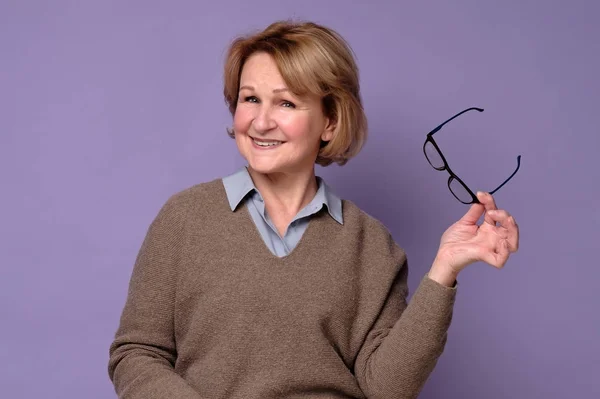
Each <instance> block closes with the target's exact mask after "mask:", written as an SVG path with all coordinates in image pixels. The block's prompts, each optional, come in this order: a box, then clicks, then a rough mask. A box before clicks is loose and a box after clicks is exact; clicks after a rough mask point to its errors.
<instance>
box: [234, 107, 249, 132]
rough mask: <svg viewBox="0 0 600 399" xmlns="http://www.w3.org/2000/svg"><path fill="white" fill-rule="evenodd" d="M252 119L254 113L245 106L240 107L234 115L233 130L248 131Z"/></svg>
mask: <svg viewBox="0 0 600 399" xmlns="http://www.w3.org/2000/svg"><path fill="white" fill-rule="evenodd" d="M251 121H252V114H251V112H249V110H248V109H245V108H244V107H238V108H237V109H236V111H235V114H234V115H233V130H235V131H236V132H237V133H246V132H247V131H248V128H249V127H250V123H251Z"/></svg>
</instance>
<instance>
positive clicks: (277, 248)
mask: <svg viewBox="0 0 600 399" xmlns="http://www.w3.org/2000/svg"><path fill="white" fill-rule="evenodd" d="M222 180H223V186H224V187H225V192H226V193H227V200H228V201H229V206H230V207H231V210H232V211H235V210H236V208H237V207H238V206H239V204H240V203H241V202H242V201H246V205H247V207H248V211H249V212H250V216H251V217H252V220H253V221H254V224H255V225H256V228H257V229H258V231H259V232H260V235H261V237H262V238H263V241H264V242H265V244H266V245H267V247H268V248H269V249H270V250H271V252H272V253H273V254H274V255H276V256H279V257H282V256H286V255H289V253H290V252H291V251H292V250H293V249H294V248H295V247H296V244H298V241H300V238H301V237H302V234H304V231H305V230H306V227H308V222H309V221H310V216H311V215H314V214H315V213H317V212H319V211H320V210H321V209H322V208H323V206H325V207H326V208H327V211H328V213H329V215H330V216H331V217H332V218H333V219H335V220H336V221H337V222H338V223H339V224H343V223H344V221H343V218H342V200H341V199H340V198H339V197H338V196H336V195H335V194H334V193H333V191H332V190H331V188H330V187H329V186H328V185H327V184H326V183H325V181H324V180H323V179H322V178H320V177H319V176H317V183H318V188H317V193H316V194H315V197H314V198H313V200H312V201H310V202H309V204H308V205H306V206H305V207H304V208H303V209H301V210H300V212H298V214H297V215H296V217H294V219H293V220H292V222H291V223H290V225H289V226H288V228H287V230H286V232H285V236H283V237H281V236H280V235H279V233H278V232H277V229H276V228H275V226H274V225H273V223H272V221H271V219H270V218H269V215H267V210H266V208H265V203H264V201H263V198H262V196H261V195H260V193H259V192H258V189H257V188H256V187H255V186H254V182H253V181H252V178H251V177H250V173H248V169H246V167H243V168H241V169H240V170H239V171H237V172H236V173H234V174H232V175H229V176H226V177H224V178H223V179H222Z"/></svg>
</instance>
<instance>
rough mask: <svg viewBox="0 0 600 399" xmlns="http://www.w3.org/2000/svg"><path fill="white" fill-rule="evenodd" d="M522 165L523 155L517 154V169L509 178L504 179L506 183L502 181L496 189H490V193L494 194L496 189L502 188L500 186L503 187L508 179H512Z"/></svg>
mask: <svg viewBox="0 0 600 399" xmlns="http://www.w3.org/2000/svg"><path fill="white" fill-rule="evenodd" d="M520 166H521V156H520V155H519V156H517V169H515V171H514V172H513V173H512V175H510V176H509V177H508V179H506V180H504V183H502V184H501V185H499V186H498V187H496V188H495V189H493V190H492V191H490V194H494V193H495V192H496V191H498V190H500V187H502V186H503V185H505V184H506V183H508V181H509V180H510V179H512V177H513V176H514V175H515V174H516V173H517V171H518V170H519V167H520Z"/></svg>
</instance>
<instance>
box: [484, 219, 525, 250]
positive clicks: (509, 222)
mask: <svg viewBox="0 0 600 399" xmlns="http://www.w3.org/2000/svg"><path fill="white" fill-rule="evenodd" d="M486 214H487V215H488V216H489V217H490V218H491V219H492V220H493V221H494V223H495V222H498V223H500V227H499V228H500V229H501V231H502V234H500V235H501V238H505V239H506V240H507V242H508V249H509V250H510V251H511V252H516V251H517V250H518V249H519V226H517V223H516V222H515V218H514V217H513V216H512V215H511V214H510V213H508V212H507V211H505V210H503V209H496V210H492V211H488V212H486ZM497 228H498V227H497Z"/></svg>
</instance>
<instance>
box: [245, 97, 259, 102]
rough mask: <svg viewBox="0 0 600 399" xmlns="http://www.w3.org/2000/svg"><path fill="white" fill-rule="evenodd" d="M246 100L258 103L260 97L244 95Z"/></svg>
mask: <svg viewBox="0 0 600 399" xmlns="http://www.w3.org/2000/svg"><path fill="white" fill-rule="evenodd" d="M244 102H246V103H257V102H258V98H256V97H255V96H247V97H244Z"/></svg>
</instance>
